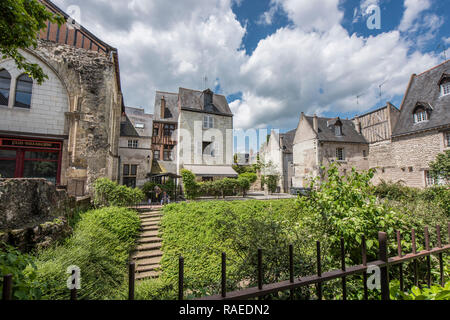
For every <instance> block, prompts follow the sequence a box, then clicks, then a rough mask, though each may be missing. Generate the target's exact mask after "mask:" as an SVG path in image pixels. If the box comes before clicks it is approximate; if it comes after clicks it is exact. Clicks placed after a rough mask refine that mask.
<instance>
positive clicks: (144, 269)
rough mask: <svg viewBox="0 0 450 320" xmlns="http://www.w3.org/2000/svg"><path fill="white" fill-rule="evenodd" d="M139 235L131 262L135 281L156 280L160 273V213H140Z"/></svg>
mask: <svg viewBox="0 0 450 320" xmlns="http://www.w3.org/2000/svg"><path fill="white" fill-rule="evenodd" d="M139 217H140V219H141V234H140V236H139V239H138V245H137V247H136V252H135V253H134V254H133V261H134V262H135V263H136V280H142V279H148V278H158V277H159V275H160V273H161V270H160V269H161V265H160V262H161V258H162V251H161V243H162V240H161V238H160V237H159V224H160V222H161V217H162V213H161V211H159V210H158V211H148V209H147V210H146V211H145V212H141V213H140V215H139Z"/></svg>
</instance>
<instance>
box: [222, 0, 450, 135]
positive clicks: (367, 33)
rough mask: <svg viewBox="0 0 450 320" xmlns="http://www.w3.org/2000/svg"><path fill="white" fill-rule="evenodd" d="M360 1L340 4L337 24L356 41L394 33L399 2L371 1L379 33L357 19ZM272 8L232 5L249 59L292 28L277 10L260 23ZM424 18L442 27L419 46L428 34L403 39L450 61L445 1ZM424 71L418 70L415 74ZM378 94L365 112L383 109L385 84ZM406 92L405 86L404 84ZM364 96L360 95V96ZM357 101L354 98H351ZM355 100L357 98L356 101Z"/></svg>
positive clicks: (449, 9) (396, 99) (247, 0)
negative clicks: (270, 38)
mask: <svg viewBox="0 0 450 320" xmlns="http://www.w3.org/2000/svg"><path fill="white" fill-rule="evenodd" d="M362 2H363V1H361V0H344V1H341V2H340V4H339V7H340V8H341V10H342V11H343V12H344V18H343V20H342V22H341V25H342V26H343V27H344V28H345V29H346V30H347V32H348V33H349V34H356V35H357V36H360V37H364V38H367V37H371V36H372V37H373V36H377V35H379V34H381V33H386V32H390V31H393V30H396V29H398V27H399V25H400V23H401V21H402V18H403V14H404V12H405V9H406V8H405V3H404V2H403V1H400V0H381V1H373V2H374V3H377V5H378V6H379V8H380V12H381V29H369V28H368V27H367V17H362V16H361V12H362V11H361V10H362V9H361V3H362ZM271 7H273V3H272V2H271V0H259V1H254V0H242V1H241V2H240V3H239V2H235V3H234V4H233V7H232V9H233V12H234V13H235V14H236V16H237V19H238V20H239V22H240V23H241V24H242V25H246V27H247V33H246V35H245V36H244V38H243V47H244V48H245V50H246V52H247V54H249V55H251V54H252V53H253V51H254V50H255V48H256V47H257V46H258V43H259V41H260V40H263V39H265V38H266V37H268V36H270V35H271V34H273V33H275V32H276V31H277V30H278V29H280V28H295V26H293V23H292V21H290V20H289V18H288V16H287V14H286V12H284V11H283V10H282V9H281V8H280V7H278V8H276V9H274V12H275V13H274V15H273V18H272V23H271V24H270V25H268V24H264V23H261V19H262V16H263V15H264V13H265V12H268V11H269V10H270V8H271ZM426 14H429V15H431V14H435V15H437V16H440V17H441V18H442V20H441V23H442V25H441V26H440V27H439V28H438V29H437V30H436V31H434V37H433V38H432V39H430V40H429V41H426V42H425V43H424V44H423V45H420V46H419V45H416V46H415V45H414V42H415V41H416V40H417V39H418V38H419V37H420V36H422V35H424V34H425V33H426V32H427V31H428V30H427V29H425V30H420V29H419V30H417V31H415V32H413V33H411V34H408V35H406V34H405V38H406V37H407V38H408V39H409V40H410V41H411V42H412V45H411V47H412V49H411V52H413V51H414V49H419V50H420V51H421V52H423V53H431V54H437V55H439V54H441V57H442V59H444V57H445V54H447V59H448V57H450V51H448V52H446V51H445V50H446V49H447V48H448V47H449V43H447V42H445V40H444V39H448V38H449V37H450V32H449V30H450V19H447V18H450V6H449V1H433V2H432V5H431V6H430V8H429V9H428V10H426ZM421 71H424V70H418V71H417V73H419V72H421ZM379 85H381V88H380V93H381V101H377V102H376V103H375V104H374V105H367V106H366V107H367V111H369V110H373V109H376V108H378V107H380V106H384V105H385V101H384V100H383V97H384V95H383V86H388V85H389V82H388V81H387V82H384V81H383V82H381V83H380V84H379ZM405 90H406V83H405ZM319 93H321V89H319ZM362 94H364V92H362ZM236 98H241V95H240V94H234V95H230V96H229V97H228V99H229V100H230V101H234V100H235V99H236ZM388 98H390V101H391V102H392V103H394V105H396V106H397V107H400V104H401V100H402V98H403V96H402V95H393V96H389V97H388ZM355 99H357V98H355ZM358 100H359V98H358ZM358 113H360V112H357V111H350V112H342V111H339V110H336V111H329V112H324V114H323V115H324V116H326V117H336V116H341V117H343V118H345V117H349V118H351V117H354V116H355V115H357V114H358ZM288 129H289V128H283V129H281V131H282V132H285V131H287V130H288Z"/></svg>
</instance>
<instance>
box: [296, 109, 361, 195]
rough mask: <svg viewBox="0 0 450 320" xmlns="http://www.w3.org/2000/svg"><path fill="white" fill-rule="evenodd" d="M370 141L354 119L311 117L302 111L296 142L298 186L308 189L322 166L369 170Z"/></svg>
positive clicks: (342, 170)
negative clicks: (311, 180)
mask: <svg viewBox="0 0 450 320" xmlns="http://www.w3.org/2000/svg"><path fill="white" fill-rule="evenodd" d="M368 156H369V143H368V142H367V141H366V139H365V138H364V136H363V135H362V134H361V133H359V132H358V131H357V129H356V126H355V124H354V122H353V121H352V120H342V119H340V118H334V119H330V118H321V117H317V116H313V117H309V116H306V115H305V114H303V113H302V115H301V118H300V122H299V124H298V127H297V130H296V133H295V138H294V142H293V162H294V176H293V178H292V185H293V187H295V188H306V187H308V186H309V183H310V179H311V178H312V177H318V176H321V175H322V172H321V169H320V167H321V166H325V167H327V166H328V165H330V164H331V163H333V162H337V163H339V164H340V166H339V170H340V172H341V173H342V174H346V173H347V172H350V171H351V170H352V168H356V169H357V170H368V169H369V160H368Z"/></svg>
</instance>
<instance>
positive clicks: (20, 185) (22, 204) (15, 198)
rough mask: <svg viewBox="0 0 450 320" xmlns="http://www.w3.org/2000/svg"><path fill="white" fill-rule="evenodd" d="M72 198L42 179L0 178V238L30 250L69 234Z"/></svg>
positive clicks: (73, 203)
mask: <svg viewBox="0 0 450 320" xmlns="http://www.w3.org/2000/svg"><path fill="white" fill-rule="evenodd" d="M74 207H75V199H74V198H70V197H68V195H67V193H66V192H65V191H63V190H57V189H56V187H55V186H54V185H53V184H52V183H50V182H47V181H46V180H45V179H0V241H4V242H6V243H9V244H12V245H15V246H17V247H19V248H20V249H23V250H25V251H29V250H31V249H32V248H35V247H43V246H48V245H50V244H51V243H52V242H53V241H55V240H58V239H62V238H64V237H66V236H67V235H69V234H70V232H71V228H70V227H69V226H68V224H67V217H69V216H70V214H71V210H72V209H73V208H74Z"/></svg>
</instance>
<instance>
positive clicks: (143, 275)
mask: <svg viewBox="0 0 450 320" xmlns="http://www.w3.org/2000/svg"><path fill="white" fill-rule="evenodd" d="M160 275H161V272H160V271H149V272H139V273H136V276H135V279H136V280H144V279H157V278H159V276H160Z"/></svg>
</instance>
